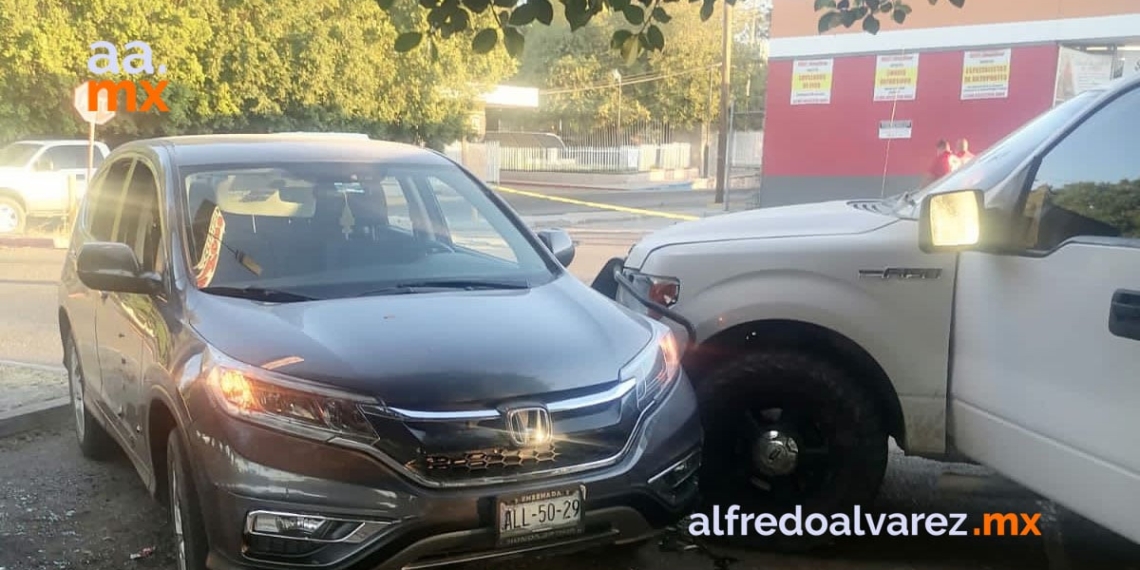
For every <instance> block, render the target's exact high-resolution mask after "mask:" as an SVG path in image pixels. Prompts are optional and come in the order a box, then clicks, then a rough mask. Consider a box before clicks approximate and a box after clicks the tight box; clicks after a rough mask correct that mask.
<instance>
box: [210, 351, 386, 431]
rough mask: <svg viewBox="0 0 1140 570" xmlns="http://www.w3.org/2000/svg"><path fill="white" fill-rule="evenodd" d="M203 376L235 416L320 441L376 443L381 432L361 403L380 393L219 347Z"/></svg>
mask: <svg viewBox="0 0 1140 570" xmlns="http://www.w3.org/2000/svg"><path fill="white" fill-rule="evenodd" d="M202 377H203V378H204V379H205V380H206V385H207V386H208V391H209V392H210V394H211V395H212V396H213V398H214V401H215V402H216V403H217V404H218V405H219V407H221V408H222V409H223V410H224V411H225V412H226V413H227V414H229V415H231V416H233V417H236V418H240V419H243V420H246V421H249V422H252V423H255V424H260V425H262V426H265V427H267V428H271V429H275V430H279V431H284V432H287V433H290V434H293V435H297V436H300V437H306V438H309V439H316V440H319V441H328V440H330V439H332V438H334V437H341V438H347V439H352V440H355V441H359V442H362V443H368V444H371V443H372V442H374V441H376V439H377V437H378V436H377V435H376V430H374V429H373V428H372V424H371V423H369V422H368V420H367V419H366V418H365V417H364V414H363V413H361V411H360V404H377V403H378V402H377V400H376V399H374V398H369V397H367V396H362V395H359V394H353V393H350V392H344V391H341V390H336V389H334V388H329V387H326V386H322V385H319V384H315V383H312V382H307V381H305V380H299V379H296V378H290V377H287V376H284V375H282V374H278V373H276V372H271V371H269V370H265V369H263V368H257V367H255V366H250V365H248V364H243V363H240V362H237V361H235V360H233V359H231V358H229V357H227V356H224V355H222V354H220V353H219V352H217V351H216V350H213V349H211V350H209V351H208V352H207V353H206V356H205V358H203V359H202Z"/></svg>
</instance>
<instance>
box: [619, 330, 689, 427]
mask: <svg viewBox="0 0 1140 570" xmlns="http://www.w3.org/2000/svg"><path fill="white" fill-rule="evenodd" d="M650 324H651V325H652V326H653V340H652V341H650V343H649V344H648V345H646V347H645V348H644V349H642V350H641V352H640V353H638V355H637V356H635V357H633V360H630V361H629V364H626V365H625V366H624V367H622V369H621V380H622V381H623V382H627V381H630V380H636V381H637V384H636V386H637V388H636V391H637V403H638V405H639V406H641V407H642V408H644V407H646V406H648V405H649V404H651V403H653V402H654V401H655V400H656V399H657V397H658V396H660V395H661V394H663V393H664V392H665V390H666V388H668V387H669V385H670V384H672V383H673V382H675V381H676V380H677V377H678V376H680V375H681V356H680V354H681V353H680V350H678V348H677V339H676V337H674V336H673V331H671V330H669V327H667V326H665V325H663V324H661V323H658V322H656V321H652V322H651V323H650Z"/></svg>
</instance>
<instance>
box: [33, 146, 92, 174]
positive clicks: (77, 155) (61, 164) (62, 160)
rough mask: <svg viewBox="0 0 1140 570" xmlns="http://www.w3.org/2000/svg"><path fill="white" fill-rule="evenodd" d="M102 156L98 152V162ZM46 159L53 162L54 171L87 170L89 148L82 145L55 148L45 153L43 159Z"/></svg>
mask: <svg viewBox="0 0 1140 570" xmlns="http://www.w3.org/2000/svg"><path fill="white" fill-rule="evenodd" d="M100 156H101V153H99V152H98V151H96V152H95V157H96V160H98V157H100ZM44 158H46V159H47V160H50V161H51V169H52V170H67V169H76V168H81V169H86V168H87V147H86V146H80V145H59V146H53V147H50V148H48V149H47V150H45V151H44V154H43V156H42V157H41V159H44Z"/></svg>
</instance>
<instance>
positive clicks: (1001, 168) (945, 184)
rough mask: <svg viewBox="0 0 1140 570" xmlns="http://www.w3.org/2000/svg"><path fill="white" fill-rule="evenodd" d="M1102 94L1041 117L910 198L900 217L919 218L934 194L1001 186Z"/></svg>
mask: <svg viewBox="0 0 1140 570" xmlns="http://www.w3.org/2000/svg"><path fill="white" fill-rule="evenodd" d="M1100 94H1101V92H1100V91H1086V92H1084V93H1081V94H1080V95H1078V96H1077V97H1075V98H1073V99H1070V100H1068V101H1066V102H1065V103H1063V104H1061V105H1059V106H1057V107H1054V108H1053V109H1050V110H1049V111H1046V112H1044V113H1042V114H1041V115H1039V116H1038V117H1037V118H1035V119H1033V120H1032V121H1030V122H1028V123H1026V124H1025V125H1024V126H1022V127H1021V128H1019V129H1018V130H1016V131H1014V132H1013V133H1011V134H1009V135H1008V136H1007V137H1005V138H1004V139H1002V140H1001V141H1000V142H998V143H997V144H995V145H994V146H992V147H990V148H989V149H988V150H987V151H986V152H984V153H982V154H981V155H979V156H977V157H975V158H974V159H973V160H971V161H970V163H969V164H967V165H966V166H963V167H962V168H959V169H958V170H955V171H954V172H952V173H950V174H948V175H946V176H944V177H942V178H941V179H939V180H936V181H935V182H933V183H931V184H930V185H928V186H927V187H926V188H924V189H923V190H922V191H921V192H919V193H917V194H915V195H913V196H911V202H910V203H909V204H907V203H903V204H900V206H901V208H900V209H899V214H900V215H902V216H905V217H911V218H913V217H916V216H917V215H918V205H919V204H921V203H922V199H923V198H924V197H926V195H928V194H931V193H940V192H943V191H951V190H972V189H976V190H985V191H989V190H991V189H994V188H995V187H996V186H997V184H998V183H1000V182H1001V181H1002V180H1005V179H1006V178H1007V177H1008V176H1009V175H1010V174H1012V173H1013V170H1014V169H1015V168H1017V167H1018V166H1021V165H1022V164H1023V163H1024V162H1025V161H1026V160H1028V159H1029V157H1030V155H1031V154H1032V153H1033V152H1034V151H1036V150H1037V149H1038V148H1039V147H1040V146H1041V145H1043V144H1045V141H1047V140H1048V139H1049V137H1051V136H1053V135H1055V134H1056V133H1057V131H1058V130H1060V129H1061V128H1062V127H1064V126H1065V124H1066V123H1068V122H1069V121H1071V120H1072V119H1073V118H1074V117H1076V116H1077V115H1078V114H1080V112H1081V111H1083V110H1085V109H1086V108H1088V106H1089V105H1090V104H1091V103H1092V102H1093V101H1094V100H1095V99H1096V98H1097V96H1099V95H1100Z"/></svg>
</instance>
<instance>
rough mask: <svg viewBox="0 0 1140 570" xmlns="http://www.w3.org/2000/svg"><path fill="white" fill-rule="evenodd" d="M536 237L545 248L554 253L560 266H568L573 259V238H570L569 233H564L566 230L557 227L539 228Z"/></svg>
mask: <svg viewBox="0 0 1140 570" xmlns="http://www.w3.org/2000/svg"><path fill="white" fill-rule="evenodd" d="M538 239H540V240H542V243H544V244H546V248H547V249H549V250H550V252H551V253H553V254H554V257H555V259H557V260H558V263H561V264H562V267H569V266H570V262H572V261H574V240H572V239H570V234H568V233H566V230H563V229H558V228H555V229H549V230H539V231H538Z"/></svg>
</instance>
